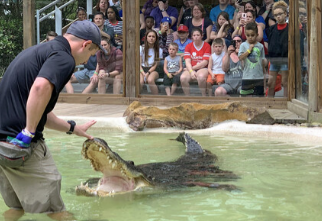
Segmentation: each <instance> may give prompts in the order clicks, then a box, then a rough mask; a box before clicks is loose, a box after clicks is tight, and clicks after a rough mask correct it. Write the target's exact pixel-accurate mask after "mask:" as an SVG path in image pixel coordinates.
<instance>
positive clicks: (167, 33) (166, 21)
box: [158, 17, 174, 57]
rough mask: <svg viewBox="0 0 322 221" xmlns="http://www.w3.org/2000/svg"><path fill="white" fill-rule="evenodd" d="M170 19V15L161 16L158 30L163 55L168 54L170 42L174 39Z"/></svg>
mask: <svg viewBox="0 0 322 221" xmlns="http://www.w3.org/2000/svg"><path fill="white" fill-rule="evenodd" d="M171 24H172V20H171V18H170V17H163V18H162V20H161V24H160V30H159V31H158V35H159V43H160V48H161V49H162V50H163V57H166V56H168V55H169V52H168V49H169V45H170V43H172V42H173V41H174V36H173V34H172V31H171V28H170V26H171Z"/></svg>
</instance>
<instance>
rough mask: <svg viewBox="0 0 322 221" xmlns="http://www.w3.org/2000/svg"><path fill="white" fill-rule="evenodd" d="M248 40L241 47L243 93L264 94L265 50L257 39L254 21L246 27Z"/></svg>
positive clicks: (239, 55) (239, 53)
mask: <svg viewBox="0 0 322 221" xmlns="http://www.w3.org/2000/svg"><path fill="white" fill-rule="evenodd" d="M245 35H246V38H247V41H245V42H244V43H242V44H241V45H240V48H239V52H238V57H239V60H241V61H243V62H244V73H243V79H242V87H241V90H240V94H241V95H263V94H264V87H265V86H266V85H265V80H264V76H265V75H264V73H265V69H264V67H265V63H266V60H265V52H264V46H263V45H262V44H261V43H259V42H258V41H257V40H256V39H257V37H258V27H257V24H256V23H254V22H251V23H248V24H247V25H246V27H245Z"/></svg>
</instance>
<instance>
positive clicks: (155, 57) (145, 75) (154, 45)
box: [140, 30, 163, 94]
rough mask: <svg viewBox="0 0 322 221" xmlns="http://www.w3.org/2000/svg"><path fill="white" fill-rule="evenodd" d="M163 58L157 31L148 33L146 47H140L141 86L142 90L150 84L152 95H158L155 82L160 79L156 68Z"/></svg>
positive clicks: (145, 40) (145, 41)
mask: <svg viewBox="0 0 322 221" xmlns="http://www.w3.org/2000/svg"><path fill="white" fill-rule="evenodd" d="M161 58H163V56H162V49H161V48H160V47H159V38H158V35H157V33H156V31H154V30H150V31H147V32H146V34H145V39H144V45H143V46H140V64H141V68H140V85H141V89H142V87H143V85H144V84H145V83H148V84H149V88H150V90H151V93H152V94H158V87H157V86H156V84H155V80H156V79H158V78H159V73H158V72H156V68H157V66H158V63H159V60H160V59H161Z"/></svg>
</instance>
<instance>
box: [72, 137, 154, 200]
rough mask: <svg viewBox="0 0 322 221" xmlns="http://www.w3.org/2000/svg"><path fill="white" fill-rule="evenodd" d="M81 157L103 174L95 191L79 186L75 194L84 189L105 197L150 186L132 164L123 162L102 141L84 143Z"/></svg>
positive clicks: (95, 140) (96, 139) (97, 139)
mask: <svg viewBox="0 0 322 221" xmlns="http://www.w3.org/2000/svg"><path fill="white" fill-rule="evenodd" d="M82 155H83V156H84V157H85V159H89V160H90V161H91V165H92V167H93V168H94V170H96V171H100V172H102V173H103V178H101V179H100V181H99V183H98V186H97V188H96V189H90V188H89V187H88V186H83V185H81V186H78V187H76V192H79V193H82V191H85V190H84V189H85V188H86V191H87V192H88V191H90V192H91V193H93V194H97V195H102V194H103V195H106V194H112V193H113V194H114V193H121V192H128V191H133V190H136V189H138V188H140V187H143V186H149V185H150V182H149V181H148V179H147V178H146V177H145V175H144V174H143V173H142V172H141V171H140V170H138V169H137V168H136V167H135V166H134V164H133V162H127V161H125V160H123V159H122V158H121V157H120V156H119V155H118V154H117V153H115V152H113V151H112V150H111V149H110V148H109V146H108V145H107V144H106V142H105V141H104V140H102V139H99V138H95V139H93V140H87V141H85V142H84V144H83V149H82Z"/></svg>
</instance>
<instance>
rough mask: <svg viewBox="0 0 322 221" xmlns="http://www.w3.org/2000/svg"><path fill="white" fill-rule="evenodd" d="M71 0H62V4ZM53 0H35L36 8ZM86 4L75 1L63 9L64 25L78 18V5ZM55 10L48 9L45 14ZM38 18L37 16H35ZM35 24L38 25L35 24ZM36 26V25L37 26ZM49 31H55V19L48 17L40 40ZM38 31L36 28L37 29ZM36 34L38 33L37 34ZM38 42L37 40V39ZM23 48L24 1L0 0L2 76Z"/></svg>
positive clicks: (82, 0) (0, 65)
mask: <svg viewBox="0 0 322 221" xmlns="http://www.w3.org/2000/svg"><path fill="white" fill-rule="evenodd" d="M68 1H69V0H62V1H61V2H60V3H59V5H58V6H61V5H63V4H65V3H66V2H68ZM51 2H53V1H52V0H42V1H38V0H35V9H36V10H37V9H41V8H43V7H44V6H46V5H48V4H49V3H51ZM79 4H81V5H82V6H84V0H79V1H75V2H74V3H72V4H70V5H68V6H67V7H66V8H64V9H63V10H62V17H63V21H62V23H63V26H65V25H67V24H68V23H69V22H70V21H71V20H74V19H75V18H76V11H77V7H78V5H79ZM53 10H54V7H51V8H49V9H47V10H46V11H45V12H44V14H48V13H50V12H51V11H53ZM35 19H36V18H35ZM35 26H37V25H36V24H35ZM35 28H36V27H35ZM48 31H55V20H54V19H46V20H44V21H42V22H41V23H40V40H41V41H42V40H44V39H45V38H46V33H47V32H48ZM35 33H36V30H35ZM35 36H36V35H35ZM35 42H36V40H35ZM22 50H23V1H22V0H16V1H10V3H9V4H4V3H2V1H1V2H0V77H1V76H2V75H3V74H4V72H5V70H6V68H7V67H8V66H9V64H10V62H11V61H12V60H13V59H14V58H15V56H17V55H18V54H19V53H20V52H21V51H22Z"/></svg>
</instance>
